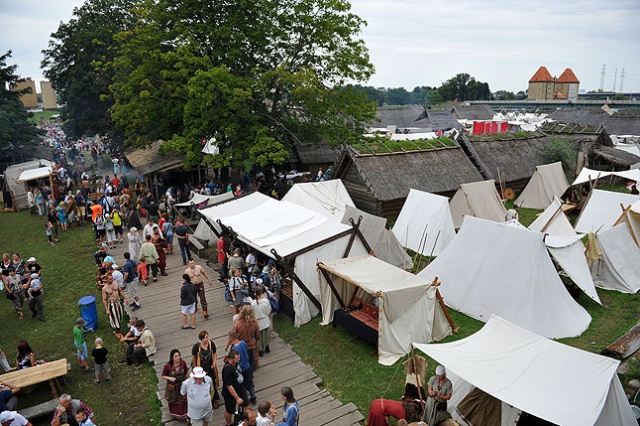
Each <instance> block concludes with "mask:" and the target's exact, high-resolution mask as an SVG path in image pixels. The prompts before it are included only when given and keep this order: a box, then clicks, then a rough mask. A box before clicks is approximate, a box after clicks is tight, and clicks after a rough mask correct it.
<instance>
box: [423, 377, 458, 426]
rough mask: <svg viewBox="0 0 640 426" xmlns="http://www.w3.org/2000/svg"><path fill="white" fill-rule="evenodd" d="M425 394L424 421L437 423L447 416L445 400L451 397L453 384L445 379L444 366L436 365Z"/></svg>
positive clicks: (432, 423)
mask: <svg viewBox="0 0 640 426" xmlns="http://www.w3.org/2000/svg"><path fill="white" fill-rule="evenodd" d="M427 384H428V386H429V387H428V388H427V394H428V395H429V398H427V407H426V408H425V410H424V418H423V419H422V421H424V422H425V423H426V424H428V425H429V426H431V425H437V424H438V423H440V422H441V421H443V420H445V419H446V418H448V417H449V413H448V412H447V401H448V400H450V399H451V394H452V392H453V385H452V384H451V380H449V379H447V372H446V371H445V369H444V367H443V366H441V365H439V366H437V367H436V375H435V376H433V377H431V378H430V379H429V382H428V383H427Z"/></svg>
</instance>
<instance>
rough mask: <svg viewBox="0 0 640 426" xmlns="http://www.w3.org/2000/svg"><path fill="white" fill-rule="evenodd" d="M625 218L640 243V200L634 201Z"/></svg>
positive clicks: (637, 242) (639, 243)
mask: <svg viewBox="0 0 640 426" xmlns="http://www.w3.org/2000/svg"><path fill="white" fill-rule="evenodd" d="M625 220H626V221H628V222H629V225H630V226H631V229H632V230H633V235H634V236H635V240H636V244H638V245H640V201H636V202H635V203H633V205H632V206H631V208H630V209H629V211H628V212H627V214H626V216H625Z"/></svg>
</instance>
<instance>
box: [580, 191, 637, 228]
mask: <svg viewBox="0 0 640 426" xmlns="http://www.w3.org/2000/svg"><path fill="white" fill-rule="evenodd" d="M637 201H640V195H631V194H624V193H621V192H613V191H603V190H601V189H594V190H593V191H591V194H590V195H589V200H588V201H587V204H586V205H585V206H584V208H583V209H582V212H580V216H578V219H577V221H576V231H577V232H582V233H587V232H596V231H606V230H607V229H610V228H611V227H612V226H613V224H614V223H616V221H617V220H618V218H619V217H620V215H621V214H622V208H621V207H620V205H622V206H623V207H624V208H627V207H629V206H630V205H632V204H633V203H635V202H637Z"/></svg>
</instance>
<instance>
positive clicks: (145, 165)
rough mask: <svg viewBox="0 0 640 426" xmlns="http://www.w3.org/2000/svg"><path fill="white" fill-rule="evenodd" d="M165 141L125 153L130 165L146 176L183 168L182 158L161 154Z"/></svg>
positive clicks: (170, 154) (168, 153)
mask: <svg viewBox="0 0 640 426" xmlns="http://www.w3.org/2000/svg"><path fill="white" fill-rule="evenodd" d="M162 142H163V141H160V140H159V141H155V142H154V143H153V144H152V145H151V146H149V147H146V148H140V149H136V150H133V151H130V152H127V153H125V155H126V156H127V160H129V163H131V165H132V166H133V167H134V168H135V169H136V170H137V171H138V173H140V175H142V176H146V175H149V174H152V173H158V172H166V171H169V170H174V169H178V168H181V167H182V165H183V163H182V156H180V155H176V154H175V153H171V152H165V153H164V154H163V155H161V154H160V146H161V145H162Z"/></svg>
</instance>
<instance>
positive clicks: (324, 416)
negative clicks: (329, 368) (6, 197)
mask: <svg viewBox="0 0 640 426" xmlns="http://www.w3.org/2000/svg"><path fill="white" fill-rule="evenodd" d="M126 250H127V244H126V242H125V243H124V244H118V245H117V246H116V248H115V249H112V250H110V254H111V255H112V256H113V257H114V258H115V259H116V262H117V264H119V265H122V264H124V258H123V256H122V255H123V253H124V252H125V251H126ZM174 250H175V251H174V254H173V255H170V256H167V268H166V272H167V274H168V276H166V277H163V276H160V275H158V282H156V283H154V282H153V281H152V280H151V277H149V280H148V283H149V285H148V286H146V287H145V286H143V285H139V286H138V291H139V295H140V304H141V309H139V310H138V311H136V312H131V311H130V308H128V307H127V310H128V312H129V314H130V315H133V316H137V317H138V318H140V319H143V320H144V321H145V323H146V324H147V328H149V329H150V330H151V331H152V332H153V334H154V336H155V339H156V346H157V352H156V354H155V355H154V356H153V357H152V361H153V363H154V369H155V371H156V374H157V376H158V392H157V394H158V398H159V399H160V400H161V401H162V421H163V424H165V425H170V426H179V425H181V424H186V422H185V421H181V420H175V419H173V418H172V417H171V416H170V415H169V410H168V407H167V402H166V401H165V400H164V399H163V396H164V388H165V381H164V380H163V379H162V368H163V367H164V364H165V363H166V362H167V361H168V359H169V353H170V352H171V350H172V349H174V348H176V349H178V350H180V353H181V354H182V357H183V358H184V359H185V361H186V362H187V365H189V363H190V361H191V348H192V347H193V345H194V344H195V343H197V342H198V333H199V332H200V330H207V331H208V332H209V336H210V338H211V340H213V342H214V343H215V345H216V348H217V355H218V370H219V371H220V372H222V367H223V362H222V359H223V357H224V346H225V344H226V342H227V333H228V332H229V331H230V330H231V326H232V320H231V317H232V315H231V309H230V307H229V304H228V303H227V302H225V300H224V297H223V294H224V286H223V285H222V284H221V283H220V282H219V281H218V279H217V278H218V274H217V272H216V271H214V270H213V269H212V268H211V267H209V266H206V265H205V262H204V260H202V259H199V258H198V257H197V256H196V254H195V253H193V252H192V256H193V258H194V260H195V261H196V263H198V264H200V265H202V266H204V267H205V270H206V272H207V275H209V276H210V277H211V278H212V279H213V283H214V284H213V287H209V286H208V285H207V284H205V286H206V296H207V303H208V305H209V309H208V311H209V319H208V320H205V319H204V318H203V316H202V309H201V307H200V306H198V313H197V314H196V316H197V320H196V329H195V330H182V329H181V328H180V327H181V325H182V317H181V314H180V286H181V284H182V278H181V277H182V274H183V273H184V270H185V268H186V266H184V265H183V264H182V257H181V256H180V251H179V247H178V244H177V241H176V244H175V248H174ZM218 266H219V265H218ZM270 349H271V352H270V353H269V354H265V356H264V357H262V358H261V359H260V364H259V365H260V367H259V368H258V370H256V372H255V374H254V382H255V388H256V394H257V399H258V402H259V401H263V400H267V401H271V402H272V403H273V405H274V406H275V407H276V408H277V409H278V417H277V418H276V420H278V421H281V417H282V401H281V399H280V388H281V387H282V386H289V387H291V388H292V389H293V393H294V395H295V397H296V399H297V400H298V402H299V404H300V425H301V426H322V425H327V426H329V425H330V426H351V425H360V424H361V423H360V422H361V421H363V420H364V417H363V416H362V414H361V413H360V412H359V411H358V409H357V407H356V406H355V405H354V404H353V403H349V404H343V403H342V402H340V401H338V400H336V399H335V398H333V397H332V396H331V395H330V394H329V392H328V391H327V390H325V389H322V388H321V386H322V379H320V378H319V377H318V376H317V375H316V374H315V373H314V372H313V370H312V369H311V367H309V366H307V365H305V364H304V363H303V362H302V360H301V359H300V357H299V356H298V355H297V354H296V353H295V352H294V351H293V349H292V348H291V346H289V345H288V344H286V343H285V342H284V341H283V340H282V339H280V338H279V337H278V336H277V334H276V333H273V334H272V339H271V344H270ZM219 390H220V389H219ZM253 408H254V409H256V411H257V407H253ZM224 425H225V421H224V404H222V405H221V406H220V408H218V409H217V410H214V422H213V424H212V425H210V426H224Z"/></svg>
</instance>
